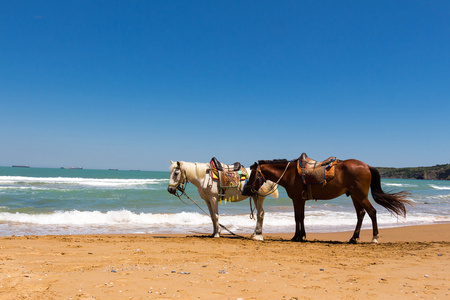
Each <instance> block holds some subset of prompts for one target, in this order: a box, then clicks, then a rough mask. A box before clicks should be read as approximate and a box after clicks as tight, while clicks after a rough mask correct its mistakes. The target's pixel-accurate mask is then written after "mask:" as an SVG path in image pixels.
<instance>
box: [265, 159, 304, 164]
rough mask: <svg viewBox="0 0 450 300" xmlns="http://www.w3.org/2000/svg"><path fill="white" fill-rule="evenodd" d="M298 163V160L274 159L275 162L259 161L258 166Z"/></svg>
mask: <svg viewBox="0 0 450 300" xmlns="http://www.w3.org/2000/svg"><path fill="white" fill-rule="evenodd" d="M294 161H297V159H293V160H287V159H284V158H283V159H273V160H258V164H260V165H268V164H282V163H288V162H294Z"/></svg>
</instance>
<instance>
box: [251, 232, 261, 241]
mask: <svg viewBox="0 0 450 300" xmlns="http://www.w3.org/2000/svg"><path fill="white" fill-rule="evenodd" d="M251 238H252V240H255V241H264V238H263V236H262V234H252V236H251Z"/></svg>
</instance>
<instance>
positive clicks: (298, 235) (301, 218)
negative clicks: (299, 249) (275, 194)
mask: <svg viewBox="0 0 450 300" xmlns="http://www.w3.org/2000/svg"><path fill="white" fill-rule="evenodd" d="M292 202H293V203H294V215H295V235H294V237H293V238H292V240H291V241H293V242H304V241H305V240H304V238H306V231H305V202H306V201H305V200H303V199H299V200H293V201H292Z"/></svg>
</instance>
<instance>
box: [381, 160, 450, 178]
mask: <svg viewBox="0 0 450 300" xmlns="http://www.w3.org/2000/svg"><path fill="white" fill-rule="evenodd" d="M377 169H378V171H379V172H380V175H381V177H382V178H399V179H424V180H450V164H444V165H435V166H432V167H414V168H385V167H377Z"/></svg>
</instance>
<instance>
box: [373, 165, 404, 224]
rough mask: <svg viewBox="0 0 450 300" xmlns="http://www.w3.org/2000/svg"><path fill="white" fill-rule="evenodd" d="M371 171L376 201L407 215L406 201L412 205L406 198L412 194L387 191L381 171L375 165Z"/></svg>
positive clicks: (392, 211) (390, 209) (394, 211)
mask: <svg viewBox="0 0 450 300" xmlns="http://www.w3.org/2000/svg"><path fill="white" fill-rule="evenodd" d="M369 169H370V173H371V174H372V181H371V183H370V189H371V190H372V197H373V199H374V200H375V202H376V203H378V204H380V205H381V206H383V207H384V208H386V209H387V210H388V211H390V212H391V213H393V214H394V213H395V214H397V215H402V216H403V217H406V207H405V203H406V204H409V205H411V201H409V200H406V199H405V198H406V197H407V196H408V195H410V193H408V192H406V191H401V192H398V193H385V192H384V191H383V189H382V188H381V179H380V173H379V172H378V170H377V169H375V168H374V167H370V166H369Z"/></svg>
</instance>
